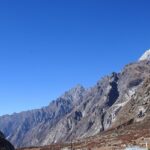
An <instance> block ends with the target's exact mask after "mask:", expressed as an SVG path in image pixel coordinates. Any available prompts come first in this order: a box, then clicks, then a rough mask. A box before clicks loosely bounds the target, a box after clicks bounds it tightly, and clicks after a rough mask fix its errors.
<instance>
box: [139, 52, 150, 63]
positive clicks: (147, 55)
mask: <svg viewBox="0 0 150 150" xmlns="http://www.w3.org/2000/svg"><path fill="white" fill-rule="evenodd" d="M143 60H150V49H149V50H147V51H146V52H145V53H144V54H143V55H142V56H141V57H140V59H139V61H143Z"/></svg>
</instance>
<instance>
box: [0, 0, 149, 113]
mask: <svg viewBox="0 0 150 150" xmlns="http://www.w3.org/2000/svg"><path fill="white" fill-rule="evenodd" d="M149 7H150V1H149V0H142V1H141V0H113V1H112V0H13V1H12V0H1V1H0V101H1V105H0V115H2V114H10V113H12V112H20V111H22V110H28V109H32V108H39V107H41V106H44V105H47V104H49V102H50V101H51V100H52V99H55V98H56V97H58V96H60V95H61V94H62V93H63V92H64V91H66V90H68V89H70V88H71V87H73V86H75V85H76V84H78V83H80V84H82V85H84V86H85V87H90V86H92V85H94V84H95V83H96V81H97V80H99V79H100V78H101V77H102V76H104V75H107V74H109V73H111V72H112V71H120V70H121V69H122V68H123V66H124V65H125V64H127V63H129V62H134V61H136V60H137V59H138V58H139V57H140V56H141V54H143V53H144V51H145V50H146V49H148V48H150V9H149Z"/></svg>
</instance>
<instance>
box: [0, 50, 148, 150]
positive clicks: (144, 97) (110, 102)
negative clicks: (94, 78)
mask: <svg viewBox="0 0 150 150" xmlns="http://www.w3.org/2000/svg"><path fill="white" fill-rule="evenodd" d="M149 54H150V50H148V51H146V53H145V54H144V55H143V56H142V57H141V58H140V59H139V61H137V62H135V63H131V64H128V65H126V66H125V67H124V68H123V70H122V71H121V72H120V73H115V72H114V73H112V74H111V75H109V76H106V77H103V78H102V79H101V80H100V81H98V82H97V84H96V85H95V86H93V87H92V88H89V89H85V88H84V87H83V86H81V85H78V86H76V87H75V88H73V89H71V90H69V91H67V92H65V93H64V95H62V96H60V97H59V98H58V99H57V100H55V101H52V102H51V103H50V104H49V106H47V107H43V108H41V109H38V110H31V111H26V112H21V113H15V114H13V115H5V116H1V117H0V130H2V131H3V132H4V133H5V135H6V137H7V139H9V140H10V141H11V142H12V143H13V144H14V145H15V146H16V147H18V148H19V147H30V146H44V145H50V146H48V147H49V148H52V149H54V148H55V149H60V147H61V148H66V147H68V148H71V147H72V146H73V147H74V148H78V149H83V148H89V149H97V148H98V149H102V150H105V149H107V150H109V149H112V148H114V149H121V148H123V147H125V146H126V145H127V144H139V145H141V146H142V145H143V143H144V140H145V138H148V137H150V129H149V125H150V57H149V56H150V55H149ZM71 141H73V144H70V143H71ZM56 143H57V144H56ZM61 143H65V144H61ZM48 147H41V148H40V147H39V148H38V149H41V150H46V149H47V148H48ZM32 149H34V148H32ZM36 149H37V148H36Z"/></svg>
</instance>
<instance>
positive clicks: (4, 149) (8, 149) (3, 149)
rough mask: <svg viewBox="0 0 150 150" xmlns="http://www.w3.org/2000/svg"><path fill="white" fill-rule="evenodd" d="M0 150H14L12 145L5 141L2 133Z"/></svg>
mask: <svg viewBox="0 0 150 150" xmlns="http://www.w3.org/2000/svg"><path fill="white" fill-rule="evenodd" d="M0 150H15V149H14V147H13V145H12V144H11V143H10V142H8V141H7V140H5V138H4V134H3V133H2V132H0Z"/></svg>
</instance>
